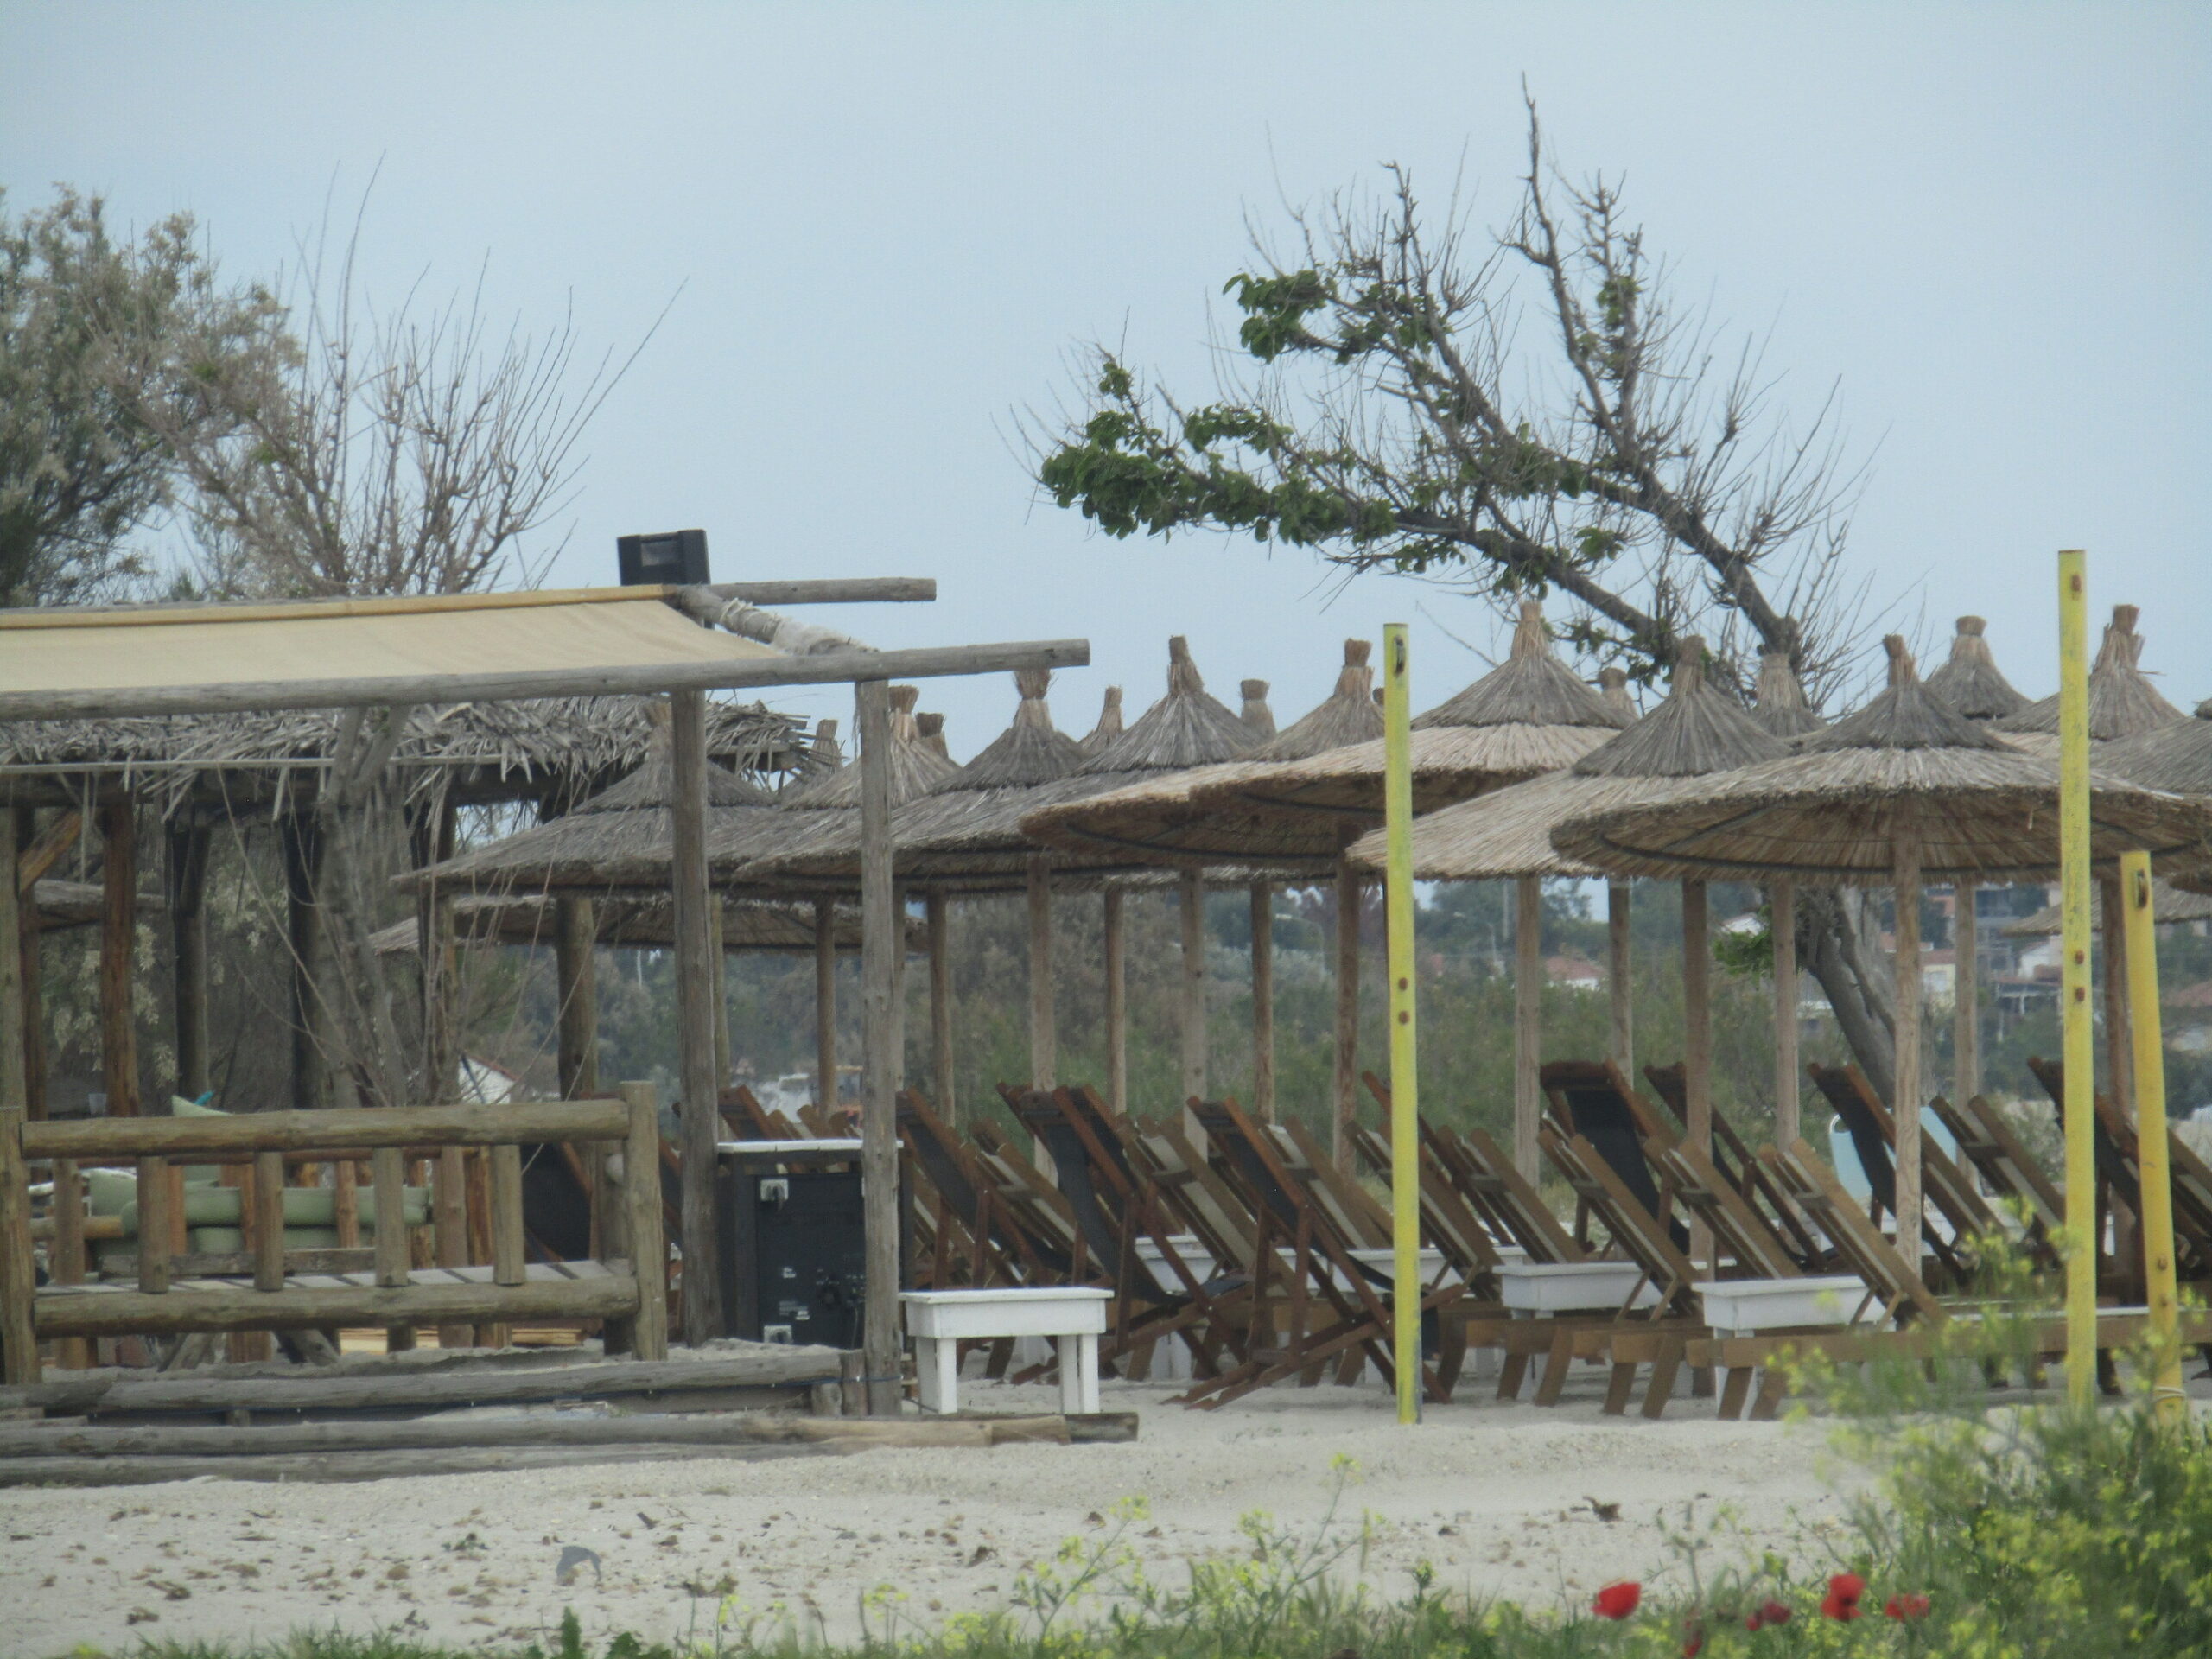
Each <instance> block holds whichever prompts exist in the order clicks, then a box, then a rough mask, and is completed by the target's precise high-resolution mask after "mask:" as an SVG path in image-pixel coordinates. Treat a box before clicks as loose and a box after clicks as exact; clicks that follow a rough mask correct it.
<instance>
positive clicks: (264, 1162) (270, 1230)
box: [244, 1152, 284, 1292]
mask: <svg viewBox="0 0 2212 1659" xmlns="http://www.w3.org/2000/svg"><path fill="white" fill-rule="evenodd" d="M244 1207H245V1213H246V1214H247V1216H248V1217H251V1224H250V1225H249V1227H248V1229H247V1231H248V1233H249V1235H250V1238H251V1249H252V1251H253V1287H254V1288H255V1289H256V1290H258V1291H264V1292H265V1291H273V1290H282V1289H283V1288H284V1154H283V1153H281V1152H262V1153H256V1154H254V1159H253V1176H252V1185H251V1186H250V1187H248V1188H247V1190H246V1196H245V1205H244Z"/></svg>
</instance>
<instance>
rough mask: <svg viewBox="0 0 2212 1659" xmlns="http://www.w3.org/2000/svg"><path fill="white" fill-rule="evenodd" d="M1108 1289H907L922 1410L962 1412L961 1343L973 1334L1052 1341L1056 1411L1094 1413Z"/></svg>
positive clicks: (905, 1297) (906, 1303)
mask: <svg viewBox="0 0 2212 1659" xmlns="http://www.w3.org/2000/svg"><path fill="white" fill-rule="evenodd" d="M1111 1294H1112V1293H1111V1292H1110V1291H1105V1290H1100V1289H1096V1288H1094V1287H1090V1286H1067V1287H1038V1288H1036V1289H1027V1288H1024V1287H1020V1286H1013V1287H1007V1289H1004V1290H910V1291H907V1292H906V1293H905V1294H902V1295H901V1296H900V1297H899V1303H900V1304H901V1306H904V1307H905V1308H906V1334H907V1335H909V1336H911V1337H912V1338H913V1339H914V1372H915V1380H916V1383H917V1384H918V1387H917V1390H916V1391H917V1392H918V1394H919V1395H921V1403H922V1409H923V1410H925V1411H938V1412H951V1411H957V1410H959V1409H960V1357H959V1356H960V1343H961V1341H962V1339H963V1338H978V1337H1051V1338H1053V1339H1054V1340H1055V1341H1056V1342H1057V1343H1058V1345H1059V1351H1060V1409H1061V1410H1062V1411H1063V1412H1065V1413H1067V1414H1070V1415H1073V1414H1076V1413H1077V1412H1095V1411H1096V1410H1097V1409H1098V1338H1099V1333H1100V1332H1103V1331H1104V1330H1105V1329H1106V1302H1107V1299H1108V1298H1109V1296H1110V1295H1111Z"/></svg>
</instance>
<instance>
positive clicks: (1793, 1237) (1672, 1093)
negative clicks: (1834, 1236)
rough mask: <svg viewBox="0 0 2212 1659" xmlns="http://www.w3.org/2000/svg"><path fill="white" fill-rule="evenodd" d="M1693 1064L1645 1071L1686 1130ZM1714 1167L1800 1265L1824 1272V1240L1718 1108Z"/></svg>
mask: <svg viewBox="0 0 2212 1659" xmlns="http://www.w3.org/2000/svg"><path fill="white" fill-rule="evenodd" d="M1687 1073H1688V1067H1686V1066H1685V1065H1682V1063H1681V1061H1679V1060H1677V1061H1676V1062H1675V1064H1674V1065H1647V1066H1645V1067H1644V1068H1643V1076H1644V1078H1645V1080H1646V1081H1647V1082H1649V1084H1650V1085H1651V1090H1652V1092H1653V1093H1654V1094H1656V1095H1657V1096H1659V1100H1660V1103H1661V1104H1662V1105H1663V1106H1665V1107H1666V1109H1667V1110H1668V1113H1669V1116H1672V1117H1673V1118H1674V1120H1675V1126H1676V1128H1678V1129H1680V1130H1681V1131H1683V1132H1684V1133H1687V1132H1688V1129H1689V1126H1690V1103H1689V1090H1688V1085H1687V1084H1686V1083H1685V1081H1684V1078H1685V1077H1686V1075H1687ZM1713 1169H1714V1170H1715V1171H1716V1172H1717V1173H1719V1177H1720V1179H1722V1180H1724V1181H1726V1182H1727V1183H1728V1185H1731V1186H1732V1187H1734V1188H1735V1189H1736V1191H1737V1192H1739V1193H1741V1194H1742V1195H1743V1198H1744V1200H1745V1202H1746V1203H1747V1204H1749V1205H1751V1206H1752V1208H1753V1209H1755V1210H1757V1211H1758V1212H1759V1213H1760V1216H1761V1217H1762V1218H1763V1219H1764V1221H1765V1222H1766V1224H1767V1225H1768V1227H1769V1229H1770V1230H1772V1231H1775V1232H1777V1233H1779V1234H1780V1235H1781V1236H1783V1237H1784V1238H1786V1239H1787V1240H1788V1241H1789V1246H1790V1251H1791V1254H1792V1255H1795V1256H1796V1261H1797V1265H1798V1266H1799V1267H1801V1268H1804V1269H1805V1270H1806V1271H1808V1272H1811V1273H1818V1272H1822V1271H1825V1269H1826V1267H1827V1260H1826V1255H1825V1253H1824V1252H1823V1251H1822V1249H1821V1244H1820V1241H1819V1240H1817V1239H1815V1237H1814V1236H1812V1234H1811V1233H1810V1232H1808V1231H1807V1230H1806V1228H1805V1224H1804V1223H1803V1222H1802V1221H1800V1220H1799V1219H1798V1218H1797V1215H1796V1211H1793V1210H1791V1209H1790V1207H1789V1205H1787V1204H1785V1203H1783V1200H1782V1195H1781V1193H1779V1192H1777V1191H1776V1190H1775V1187H1774V1181H1773V1178H1772V1177H1771V1176H1770V1175H1769V1174H1768V1173H1767V1171H1766V1166H1765V1165H1764V1164H1762V1163H1760V1162H1759V1160H1758V1159H1756V1158H1754V1157H1752V1156H1751V1148H1750V1147H1748V1146H1746V1145H1745V1142H1744V1138H1743V1136H1741V1135H1738V1134H1737V1133H1736V1127H1735V1125H1734V1124H1732V1123H1731V1122H1729V1121H1728V1120H1727V1119H1726V1118H1725V1117H1723V1116H1721V1115H1720V1113H1719V1111H1718V1110H1716V1111H1714V1112H1713Z"/></svg>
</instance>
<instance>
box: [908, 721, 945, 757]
mask: <svg viewBox="0 0 2212 1659" xmlns="http://www.w3.org/2000/svg"><path fill="white" fill-rule="evenodd" d="M914 729H915V731H916V732H918V734H920V735H921V740H922V747H924V748H925V749H927V750H928V751H929V752H930V753H931V754H936V755H942V756H944V759H946V760H951V759H952V746H951V745H950V744H949V743H947V742H946V741H944V715H934V714H929V713H926V712H925V713H923V714H918V715H915V716H914Z"/></svg>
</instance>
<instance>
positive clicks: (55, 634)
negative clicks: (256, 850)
mask: <svg viewBox="0 0 2212 1659" xmlns="http://www.w3.org/2000/svg"><path fill="white" fill-rule="evenodd" d="M664 592H665V590H664V589H663V588H580V589H572V590H569V591H565V592H543V593H524V594H458V595H453V596H437V597H429V598H419V599H381V600H379V599H366V600H333V601H310V602H305V603H299V604H280V605H259V606H237V605H229V606H161V607H147V608H145V609H143V610H83V611H68V610H58V609H57V610H48V611H16V612H10V613H0V695H4V694H6V693H10V692H47V693H51V692H130V691H137V690H153V689H161V690H169V689H178V690H182V689H185V688H189V687H194V686H226V685H232V684H235V683H238V682H241V681H253V682H271V681H289V682H300V683H315V682H328V681H345V680H386V679H391V680H401V679H417V678H420V677H423V676H428V675H442V674H466V675H469V676H472V677H473V676H481V675H499V674H516V673H530V672H533V671H545V670H561V671H591V670H594V669H603V668H631V669H638V668H647V667H658V666H671V665H677V664H715V663H731V662H744V661H751V660H755V659H759V658H773V657H776V656H778V655H779V653H778V652H775V651H773V650H772V649H770V648H769V647H768V646H766V645H758V644H755V643H754V642H753V641H752V640H750V639H740V638H738V637H737V636H736V635H734V634H730V633H725V632H721V631H719V630H716V629H709V628H702V627H701V626H699V625H698V624H697V623H696V622H694V621H692V620H690V619H689V618H687V617H685V616H684V615H683V614H682V613H679V612H677V610H675V609H673V608H672V607H670V606H669V605H668V604H667V603H665V602H664Z"/></svg>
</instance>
